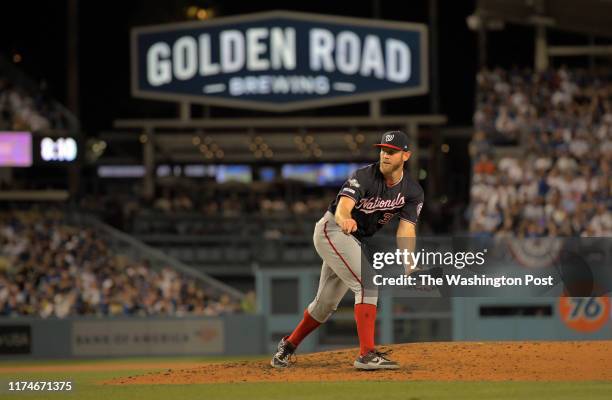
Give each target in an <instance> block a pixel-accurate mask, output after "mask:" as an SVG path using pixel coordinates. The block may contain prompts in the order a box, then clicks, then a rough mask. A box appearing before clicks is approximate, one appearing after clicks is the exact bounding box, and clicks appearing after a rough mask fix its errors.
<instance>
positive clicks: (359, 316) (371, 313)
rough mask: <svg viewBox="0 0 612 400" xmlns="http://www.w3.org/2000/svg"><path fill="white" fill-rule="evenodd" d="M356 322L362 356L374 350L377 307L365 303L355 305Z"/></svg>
mask: <svg viewBox="0 0 612 400" xmlns="http://www.w3.org/2000/svg"><path fill="white" fill-rule="evenodd" d="M355 321H357V334H358V335H359V351H360V353H361V354H360V355H364V354H366V353H367V352H369V351H370V350H374V329H375V327H376V306H375V305H373V304H365V303H362V304H355Z"/></svg>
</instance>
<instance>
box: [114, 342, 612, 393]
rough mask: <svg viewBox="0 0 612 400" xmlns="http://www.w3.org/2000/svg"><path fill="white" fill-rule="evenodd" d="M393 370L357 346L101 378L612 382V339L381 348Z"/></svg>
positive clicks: (122, 380) (133, 381) (151, 380)
mask: <svg viewBox="0 0 612 400" xmlns="http://www.w3.org/2000/svg"><path fill="white" fill-rule="evenodd" d="M389 349H391V350H393V353H392V355H391V356H390V357H391V358H392V359H393V360H396V361H398V362H399V363H400V365H401V368H400V369H399V370H395V371H364V372H360V371H356V370H355V369H353V367H352V364H353V360H354V358H355V357H356V355H357V350H356V349H347V350H341V351H329V352H321V353H311V354H304V355H300V354H299V353H298V356H297V358H298V359H297V362H296V363H295V364H294V365H293V366H292V367H291V368H288V369H286V370H276V369H273V368H271V367H270V365H269V359H262V360H253V361H239V362H225V363H211V364H202V365H199V366H189V367H184V368H181V367H178V368H175V367H174V366H172V365H168V366H167V367H166V368H167V369H164V370H163V371H160V372H150V373H147V374H143V375H135V376H128V377H122V378H117V379H113V380H110V381H106V382H103V383H105V384H111V385H133V384H189V383H234V382H313V381H314V382H316V381H365V380H374V381H612V368H610V363H611V362H612V341H591V342H484V343H483V342H452V343H414V344H402V345H393V346H387V347H383V348H382V350H389Z"/></svg>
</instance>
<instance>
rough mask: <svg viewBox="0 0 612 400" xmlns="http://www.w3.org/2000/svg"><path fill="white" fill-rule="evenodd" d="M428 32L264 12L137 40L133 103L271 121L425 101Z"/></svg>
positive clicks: (143, 32)
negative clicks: (179, 105) (253, 114)
mask: <svg viewBox="0 0 612 400" xmlns="http://www.w3.org/2000/svg"><path fill="white" fill-rule="evenodd" d="M427 69H428V65H427V27H426V26H425V25H422V24H414V23H404V22H387V21H378V20H368V19H356V18H345V17H335V16H323V15H317V14H305V13H295V12H285V11H276V12H265V13H257V14H250V15H243V16H238V17H227V18H219V19H214V20H211V21H206V22H197V23H181V24H170V25H160V26H150V27H141V28H136V29H134V30H133V31H132V94H133V95H134V96H135V97H141V98H149V99H160V100H175V101H187V102H200V103H208V104H216V105H222V106H230V107H246V108H253V109H261V110H268V111H290V110H297V109H303V108H309V107H319V106H324V105H333V104H342V103H351V102H355V101H366V100H369V99H371V98H375V97H378V98H385V97H397V96H409V95H418V94H424V93H427V91H428V74H427Z"/></svg>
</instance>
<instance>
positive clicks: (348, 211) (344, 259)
mask: <svg viewBox="0 0 612 400" xmlns="http://www.w3.org/2000/svg"><path fill="white" fill-rule="evenodd" d="M375 146H377V147H379V148H380V159H379V161H378V162H377V163H375V164H371V165H369V166H367V167H364V168H361V169H358V170H357V171H355V173H354V174H353V175H352V176H351V177H350V178H349V179H348V180H347V181H346V182H345V184H344V185H343V186H342V188H341V189H340V192H339V193H338V196H337V197H336V199H335V200H334V201H333V202H332V203H331V204H330V205H329V208H328V209H327V212H326V213H325V215H323V217H322V218H321V219H320V220H319V222H317V224H316V226H315V230H314V235H313V241H314V245H315V248H316V250H317V253H318V254H319V256H320V257H321V258H322V259H323V266H322V268H321V277H320V280H319V288H318V291H317V295H316V296H315V298H314V300H313V301H312V302H311V303H310V304H309V305H308V307H307V308H306V310H304V318H303V319H302V321H301V322H300V323H299V324H298V326H297V327H296V328H295V330H294V331H293V332H292V333H291V335H289V336H285V337H284V338H282V339H281V341H280V343H279V344H278V350H277V352H276V353H275V354H274V356H273V357H272V361H271V362H270V364H271V365H272V367H275V368H286V367H288V366H290V364H291V362H290V359H291V355H292V354H294V353H295V350H296V349H297V347H298V346H299V345H300V343H301V342H302V340H303V339H304V338H305V337H306V336H307V335H308V334H309V333H310V332H312V331H313V330H315V329H316V328H317V327H318V326H319V325H321V324H322V323H324V322H325V321H327V319H328V318H329V317H330V316H331V315H332V314H333V313H334V311H336V308H337V307H338V303H339V302H340V300H341V299H342V298H343V297H344V294H345V293H346V291H347V290H348V289H350V290H351V291H352V292H353V293H354V294H355V320H356V322H357V333H358V336H359V347H360V354H359V357H357V359H356V360H355V362H354V364H353V365H354V367H355V368H357V369H362V370H375V369H397V368H399V366H398V364H397V363H396V362H394V361H392V360H390V359H389V357H388V354H387V353H383V352H380V351H378V350H376V348H375V346H374V327H375V323H376V303H377V300H378V292H377V290H375V289H368V288H365V287H364V283H363V282H362V268H370V266H369V265H367V263H365V262H363V261H362V254H361V245H360V240H361V239H362V238H364V237H368V236H372V235H374V234H375V233H376V232H377V231H378V230H380V229H381V228H382V227H383V226H384V225H385V224H387V223H388V222H389V221H390V220H391V219H392V218H394V217H395V215H398V216H399V218H400V223H399V226H398V229H397V236H398V238H399V237H401V238H412V239H408V240H411V241H412V245H409V246H413V243H414V242H413V241H414V238H415V237H416V231H415V227H416V223H417V219H418V216H419V213H420V211H421V207H422V206H423V189H422V188H421V186H420V185H419V184H418V183H417V182H416V181H414V180H413V179H411V178H410V176H408V173H405V164H406V162H407V161H408V159H409V158H410V154H411V153H410V151H408V137H407V136H406V134H405V133H403V132H400V131H391V132H387V133H385V134H383V136H382V140H381V142H380V144H376V145H375ZM408 250H409V251H412V250H414V249H408ZM410 267H411V266H406V268H410ZM407 273H409V272H408V270H407Z"/></svg>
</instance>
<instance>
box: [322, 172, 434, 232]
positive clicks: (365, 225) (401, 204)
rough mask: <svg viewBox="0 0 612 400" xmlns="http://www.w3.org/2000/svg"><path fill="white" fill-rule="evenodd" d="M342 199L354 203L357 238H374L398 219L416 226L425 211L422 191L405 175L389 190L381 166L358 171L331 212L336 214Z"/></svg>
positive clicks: (419, 186) (342, 189)
mask: <svg viewBox="0 0 612 400" xmlns="http://www.w3.org/2000/svg"><path fill="white" fill-rule="evenodd" d="M341 196H347V197H350V198H351V199H353V200H355V207H353V211H352V212H351V217H352V218H353V219H354V220H355V221H357V230H356V231H355V232H353V235H354V236H355V237H357V238H362V237H368V236H372V235H373V234H375V233H376V232H377V231H378V230H379V229H381V228H382V227H383V226H384V225H385V224H386V223H388V222H389V221H390V220H391V219H392V218H394V217H395V215H399V218H400V219H403V220H405V221H408V222H410V223H412V224H416V223H417V221H418V218H419V213H420V212H421V208H422V207H423V198H424V195H423V188H421V185H419V184H418V182H416V181H415V180H414V179H412V178H411V177H410V176H408V173H407V172H406V171H404V176H403V177H402V179H401V180H400V181H399V182H398V183H396V184H395V185H393V186H391V187H389V186H387V184H386V182H385V178H384V176H383V174H382V172H380V168H379V163H376V164H371V165H368V166H367V167H363V168H360V169H358V170H357V171H355V173H354V174H352V175H351V177H350V178H349V179H348V180H347V181H346V182H345V183H344V185H343V186H342V188H341V189H340V191H339V192H338V196H336V198H335V199H334V201H332V203H331V204H330V205H329V208H328V210H329V211H331V213H332V214H335V212H336V207H338V202H339V201H340V197H341Z"/></svg>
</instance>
